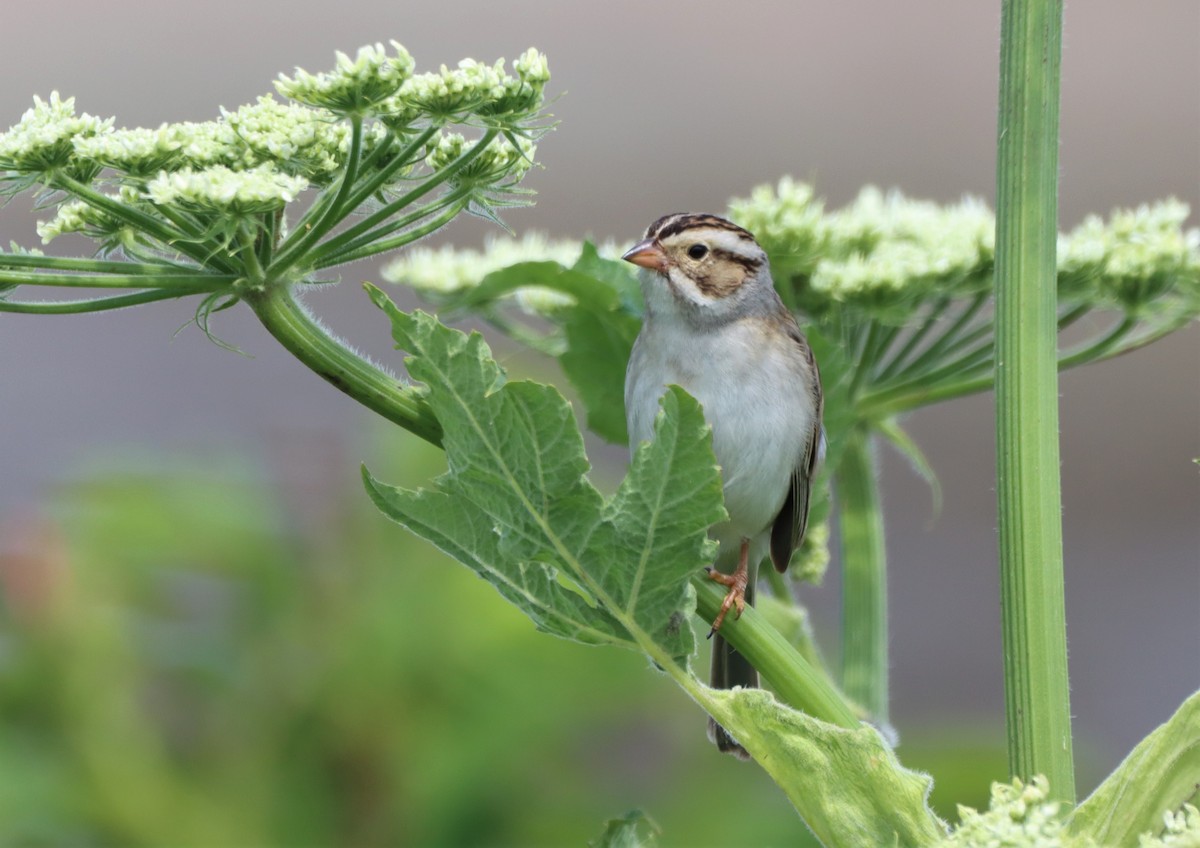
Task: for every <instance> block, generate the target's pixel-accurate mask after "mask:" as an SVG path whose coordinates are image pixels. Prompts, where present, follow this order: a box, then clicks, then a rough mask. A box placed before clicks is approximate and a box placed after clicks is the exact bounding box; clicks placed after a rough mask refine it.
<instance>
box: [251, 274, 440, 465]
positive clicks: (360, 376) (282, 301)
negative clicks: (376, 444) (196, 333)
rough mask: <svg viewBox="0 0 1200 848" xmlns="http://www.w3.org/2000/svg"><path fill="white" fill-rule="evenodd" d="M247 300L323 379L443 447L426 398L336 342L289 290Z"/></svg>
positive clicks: (275, 288) (278, 288) (279, 288)
mask: <svg viewBox="0 0 1200 848" xmlns="http://www.w3.org/2000/svg"><path fill="white" fill-rule="evenodd" d="M245 300H246V302H247V303H248V304H249V306H250V308H251V309H253V310H254V314H255V315H257V316H258V319H259V320H260V321H261V322H262V324H263V326H264V327H266V328H267V331H268V332H269V333H270V334H271V335H272V336H274V337H275V338H276V340H278V341H279V343H280V344H282V345H283V346H284V347H285V348H286V349H287V350H288V352H290V353H291V354H292V355H293V356H295V357H296V358H297V359H299V360H300V361H301V362H303V363H304V364H305V365H307V366H308V367H309V368H311V369H312V370H313V371H315V372H316V373H317V374H318V375H320V376H321V377H323V378H324V379H325V380H327V381H328V382H330V383H332V384H333V385H334V386H335V387H336V388H337V389H339V390H341V391H343V392H345V393H346V394H348V395H349V396H350V397H352V398H354V399H355V400H356V401H358V402H359V403H361V404H362V405H363V406H365V407H367V408H368V409H370V410H372V411H374V412H377V413H379V414H380V415H382V416H383V417H384V418H386V419H387V420H389V421H391V422H393V423H395V424H398V425H400V426H401V427H403V428H404V429H406V430H408V431H410V432H412V433H415V434H416V435H418V436H420V437H421V438H422V439H424V440H425V441H427V442H430V443H432V444H435V445H438V446H441V441H442V428H441V425H440V424H438V421H437V419H436V418H435V417H434V415H433V412H432V411H431V410H430V409H429V405H428V404H427V403H426V402H425V401H424V399H422V397H421V393H420V392H419V391H418V390H417V389H414V388H412V387H410V386H405V385H404V384H403V383H401V382H400V381H399V380H398V379H396V378H395V377H393V376H391V375H390V374H387V373H385V372H384V371H382V370H381V369H379V368H377V367H376V366H374V365H372V364H371V363H370V362H368V361H367V360H365V359H363V358H362V357H361V356H359V355H358V354H356V353H355V352H354V351H352V350H350V349H349V348H348V347H346V346H345V345H343V344H342V343H341V342H340V341H338V340H337V339H335V338H334V337H333V336H332V335H330V334H329V332H328V331H327V330H326V329H325V328H324V327H322V326H321V325H320V324H318V323H317V322H316V321H315V320H313V318H312V316H311V315H309V314H308V312H307V311H306V310H305V309H304V307H303V306H301V305H300V304H299V303H297V302H296V300H295V298H294V297H293V296H292V293H291V291H290V290H289V288H288V287H287V286H286V285H283V284H274V285H269V286H267V287H266V288H265V289H264V290H262V291H259V292H255V293H253V294H248V295H247V296H246V298H245Z"/></svg>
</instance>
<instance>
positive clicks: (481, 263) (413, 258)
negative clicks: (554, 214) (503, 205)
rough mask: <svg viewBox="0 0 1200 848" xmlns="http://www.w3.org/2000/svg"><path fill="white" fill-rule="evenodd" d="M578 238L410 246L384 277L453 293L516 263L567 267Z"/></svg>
mask: <svg viewBox="0 0 1200 848" xmlns="http://www.w3.org/2000/svg"><path fill="white" fill-rule="evenodd" d="M580 248H581V245H580V243H579V242H577V241H569V240H568V241H551V240H550V239H549V238H547V237H546V236H545V235H542V234H541V233H527V234H526V235H524V236H522V237H521V238H519V239H517V238H513V237H511V236H502V237H496V238H489V239H488V240H487V242H486V245H485V247H484V249H483V250H459V249H456V248H454V247H453V246H451V245H443V246H442V247H436V248H431V247H422V246H420V245H418V246H416V247H412V248H409V249H408V250H406V251H405V252H404V254H403V255H402V256H401V257H400V258H399V259H397V260H396V261H395V262H392V263H390V264H388V265H386V266H384V268H383V271H382V274H383V278H384V279H385V280H388V281H389V282H393V283H403V284H404V285H407V286H412V287H413V288H415V289H417V290H419V291H422V292H426V293H428V294H453V293H454V292H459V291H462V290H463V289H469V288H472V287H474V286H477V285H479V281H480V280H482V279H483V278H484V277H486V276H487V275H488V274H490V273H492V272H493V271H498V270H500V269H501V268H507V267H508V266H509V265H516V264H517V263H519V262H543V261H550V262H558V263H560V264H562V265H567V266H570V265H571V264H572V263H573V262H574V261H575V260H576V259H578V258H579V251H580Z"/></svg>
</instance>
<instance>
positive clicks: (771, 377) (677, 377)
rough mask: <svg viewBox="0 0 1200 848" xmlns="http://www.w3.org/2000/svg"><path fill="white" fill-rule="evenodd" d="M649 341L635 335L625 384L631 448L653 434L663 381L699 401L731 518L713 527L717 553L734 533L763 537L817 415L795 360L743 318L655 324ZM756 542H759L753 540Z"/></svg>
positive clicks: (731, 542)
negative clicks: (702, 325)
mask: <svg viewBox="0 0 1200 848" xmlns="http://www.w3.org/2000/svg"><path fill="white" fill-rule="evenodd" d="M654 331H655V338H656V342H655V344H654V346H653V350H651V349H649V347H648V346H647V345H646V344H645V343H644V339H643V338H642V337H639V338H638V342H637V344H636V345H635V346H634V351H633V355H632V356H631V358H630V367H629V373H628V375H627V377H626V384H625V408H626V416H627V419H628V422H629V441H630V449H631V450H633V449H636V447H637V445H638V444H639V443H640V442H642V441H645V440H647V439H649V438H651V437H652V436H653V431H654V416H655V415H656V414H657V412H658V400H659V398H660V397H661V396H662V393H663V391H664V390H665V388H666V386H667V385H669V384H675V385H678V386H681V387H682V388H684V389H685V390H686V391H687V392H688V394H690V395H692V397H694V398H696V400H698V401H699V402H700V404H701V405H702V406H703V407H704V414H705V417H706V418H707V420H708V422H709V424H710V425H711V426H712V428H713V452H714V453H715V454H716V457H717V463H718V464H719V465H720V466H721V476H722V479H723V481H724V487H725V508H726V510H728V512H729V521H728V522H726V523H725V524H721V525H718V526H716V527H714V528H713V529H712V531H711V535H712V537H713V538H714V539H717V540H718V541H719V542H720V543H721V554H722V556H721V559H722V560H726V559H728V557H729V556H730V555H731V549H732V554H733V555H736V552H737V548H738V545H739V544H740V542H741V539H743V538H747V539H750V540H751V541H759V539H760V537H763V538H764V539H765V534H764V531H765V530H766V529H767V528H768V527H769V526H770V524H771V522H772V520H773V519H774V518H775V516H776V515H778V513H779V510H780V508H781V507H782V506H783V501H784V499H785V497H786V496H787V491H788V486H789V483H790V480H791V476H792V472H793V471H794V470H795V469H796V467H797V466H798V465H799V463H800V460H801V456H802V453H803V451H804V450H805V447H806V442H807V440H808V438H809V434H810V433H811V432H812V428H813V416H814V415H815V414H816V410H815V409H814V405H813V399H812V395H811V394H810V392H808V391H807V390H806V388H805V386H804V385H803V383H802V380H801V375H800V373H799V372H798V370H797V369H796V367H795V363H794V362H792V361H791V360H789V359H787V358H785V357H784V356H783V355H782V354H783V353H784V351H779V350H775V349H771V348H768V347H767V346H765V345H763V344H762V338H761V336H760V335H758V334H756V333H753V332H752V331H751V330H749V329H746V328H743V327H741V326H740V325H736V324H735V325H727V326H726V327H724V328H722V330H721V331H720V332H719V333H716V334H707V335H699V336H697V335H696V334H694V333H692V332H689V331H686V330H681V329H676V328H672V327H661V326H655V328H654ZM756 547H758V546H756Z"/></svg>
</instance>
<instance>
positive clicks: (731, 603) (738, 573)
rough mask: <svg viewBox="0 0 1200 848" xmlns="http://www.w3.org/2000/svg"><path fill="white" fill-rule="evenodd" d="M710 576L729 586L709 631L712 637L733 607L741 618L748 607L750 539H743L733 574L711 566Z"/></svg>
mask: <svg viewBox="0 0 1200 848" xmlns="http://www.w3.org/2000/svg"><path fill="white" fill-rule="evenodd" d="M708 576H709V578H711V579H712V580H716V581H717V582H718V583H720V584H721V585H722V586H728V587H729V592H728V593H727V594H726V595H725V600H723V601H721V611H720V612H719V613H717V618H716V620H715V621H713V623H712V630H709V631H708V636H709V638H710V639H711V638H712V635H713V634H714V633H716V632H717V631H718V630H720V629H721V624H722V623H723V622H724V621H725V614H726V613H728V612H729V610H730V609H731V608H733V607H736V608H737V617H738V618H741V616H742V610H744V609H745V608H746V585H747V583H748V582H749V580H750V540H749V539H742V551H741V554H740V555H739V556H738V564H737V568H735V569H734V570H733V574H722V573H721V572H720V571H717V570H716V569H715V568H710V569H709V570H708Z"/></svg>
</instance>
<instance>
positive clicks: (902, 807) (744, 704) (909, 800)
mask: <svg viewBox="0 0 1200 848" xmlns="http://www.w3.org/2000/svg"><path fill="white" fill-rule="evenodd" d="M712 697H714V698H715V699H717V700H718V701H719V702H720V704H721V708H720V709H719V710H718V719H719V720H720V722H721V724H722V726H724V727H726V728H728V729H730V730H731V731H732V732H733V733H734V735H735V736H736V737H737V739H738V741H740V742H741V743H742V744H743V745H745V746H746V747H747V748H748V749H750V750H753V751H755V753H756V758H757V759H758V762H759V764H760V765H762V767H763V768H764V769H766V770H767V771H768V773H770V774H772V775H774V776H776V780H777V781H778V782H779V785H780V787H781V788H782V789H783V791H784V792H785V793H786V794H787V796H788V797H789V798H790V799H791V801H792V803H793V804H795V805H796V808H797V809H799V810H801V811H802V813H803V815H804V822H805V824H806V825H808V827H809V829H811V830H812V832H813V833H814V834H816V836H817V838H818V839H819V840H821V843H822V844H824V845H839V846H840V845H845V846H852V845H896V846H917V845H930V844H932V842H933V841H934V840H936V839H938V838H940V837H941V836H942V835H943V834H944V832H945V829H944V825H943V824H942V823H941V822H940V821H938V819H937V817H936V816H934V815H933V813H932V812H931V811H930V810H929V807H928V805H927V804H926V802H925V799H926V797H927V796H928V794H929V789H930V787H931V786H932V781H931V780H930V779H929V777H928V776H927V775H921V774H917V773H915V772H911V771H908V770H906V769H904V768H903V767H902V766H901V765H900V763H899V762H898V761H897V759H896V755H895V753H894V752H893V751H892V749H891V748H890V747H889V746H888V744H887V743H886V742H884V740H883V738H882V736H880V734H879V731H878V730H876V729H875V728H873V727H870V726H869V725H861V726H859V727H858V728H855V729H846V728H841V727H835V726H833V725H831V724H827V723H825V722H820V721H817V720H815V719H813V718H812V717H810V716H808V715H805V714H804V713H801V712H797V711H796V710H789V709H787V708H785V707H783V706H781V705H780V704H779V703H778V702H776V701H775V700H774V699H773V698H772V697H771V696H770V695H769V694H767V693H766V692H763V691H762V690H758V689H735V690H731V691H722V692H713V693H712ZM760 751H761V752H763V753H762V754H761V755H759V753H758V752H760ZM781 778H782V779H781Z"/></svg>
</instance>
